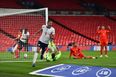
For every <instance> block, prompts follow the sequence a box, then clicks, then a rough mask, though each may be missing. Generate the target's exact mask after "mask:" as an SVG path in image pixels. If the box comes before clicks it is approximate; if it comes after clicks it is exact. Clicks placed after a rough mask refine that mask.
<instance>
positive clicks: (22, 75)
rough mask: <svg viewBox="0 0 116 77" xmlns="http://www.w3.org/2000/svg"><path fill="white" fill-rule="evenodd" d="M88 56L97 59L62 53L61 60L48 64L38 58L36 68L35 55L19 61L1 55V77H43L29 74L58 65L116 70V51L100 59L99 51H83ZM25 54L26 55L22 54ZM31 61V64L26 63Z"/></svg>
mask: <svg viewBox="0 0 116 77" xmlns="http://www.w3.org/2000/svg"><path fill="white" fill-rule="evenodd" d="M83 53H84V54H85V55H87V56H96V57H98V58H97V59H73V58H71V59H69V52H68V51H66V52H62V55H61V58H60V59H58V60H57V61H53V62H46V61H40V60H39V57H38V62H37V63H36V67H32V57H33V53H27V54H28V58H27V59H24V58H23V55H22V57H20V58H19V59H12V57H11V58H9V59H8V57H6V56H12V55H11V54H10V53H8V52H7V53H0V77H43V76H35V75H30V74H29V72H32V71H35V70H38V69H43V68H45V67H49V66H53V65H57V64H75V65H86V66H102V67H108V68H116V61H115V60H116V51H109V52H108V55H109V57H108V58H106V57H102V58H100V57H99V52H98V51H83ZM21 54H24V53H21ZM3 61H24V62H3ZM26 61H29V62H26Z"/></svg>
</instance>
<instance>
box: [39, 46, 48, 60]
mask: <svg viewBox="0 0 116 77" xmlns="http://www.w3.org/2000/svg"><path fill="white" fill-rule="evenodd" d="M47 47H48V44H42V47H41V48H42V51H41V56H40V59H41V60H43V58H44V53H45V51H46V48H47Z"/></svg>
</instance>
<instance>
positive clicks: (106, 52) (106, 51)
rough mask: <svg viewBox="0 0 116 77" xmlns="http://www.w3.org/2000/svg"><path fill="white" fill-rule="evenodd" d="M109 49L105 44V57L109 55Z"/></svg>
mask: <svg viewBox="0 0 116 77" xmlns="http://www.w3.org/2000/svg"><path fill="white" fill-rule="evenodd" d="M107 54H108V50H107V46H105V57H108V55H107Z"/></svg>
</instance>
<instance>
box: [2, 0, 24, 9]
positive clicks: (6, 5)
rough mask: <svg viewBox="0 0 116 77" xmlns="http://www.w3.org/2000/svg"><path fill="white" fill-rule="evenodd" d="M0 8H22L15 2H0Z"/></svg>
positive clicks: (6, 0)
mask: <svg viewBox="0 0 116 77" xmlns="http://www.w3.org/2000/svg"><path fill="white" fill-rule="evenodd" d="M0 8H15V9H16V8H17V9H19V8H23V6H21V5H19V4H17V0H0Z"/></svg>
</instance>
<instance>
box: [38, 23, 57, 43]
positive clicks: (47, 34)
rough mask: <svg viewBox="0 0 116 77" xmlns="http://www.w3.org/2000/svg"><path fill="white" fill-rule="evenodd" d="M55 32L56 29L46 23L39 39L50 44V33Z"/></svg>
mask: <svg viewBox="0 0 116 77" xmlns="http://www.w3.org/2000/svg"><path fill="white" fill-rule="evenodd" d="M51 34H53V35H54V34H55V29H54V28H53V27H51V28H47V26H46V25H42V34H41V36H40V38H39V41H41V42H43V43H45V44H48V43H49V41H50V35H51Z"/></svg>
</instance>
